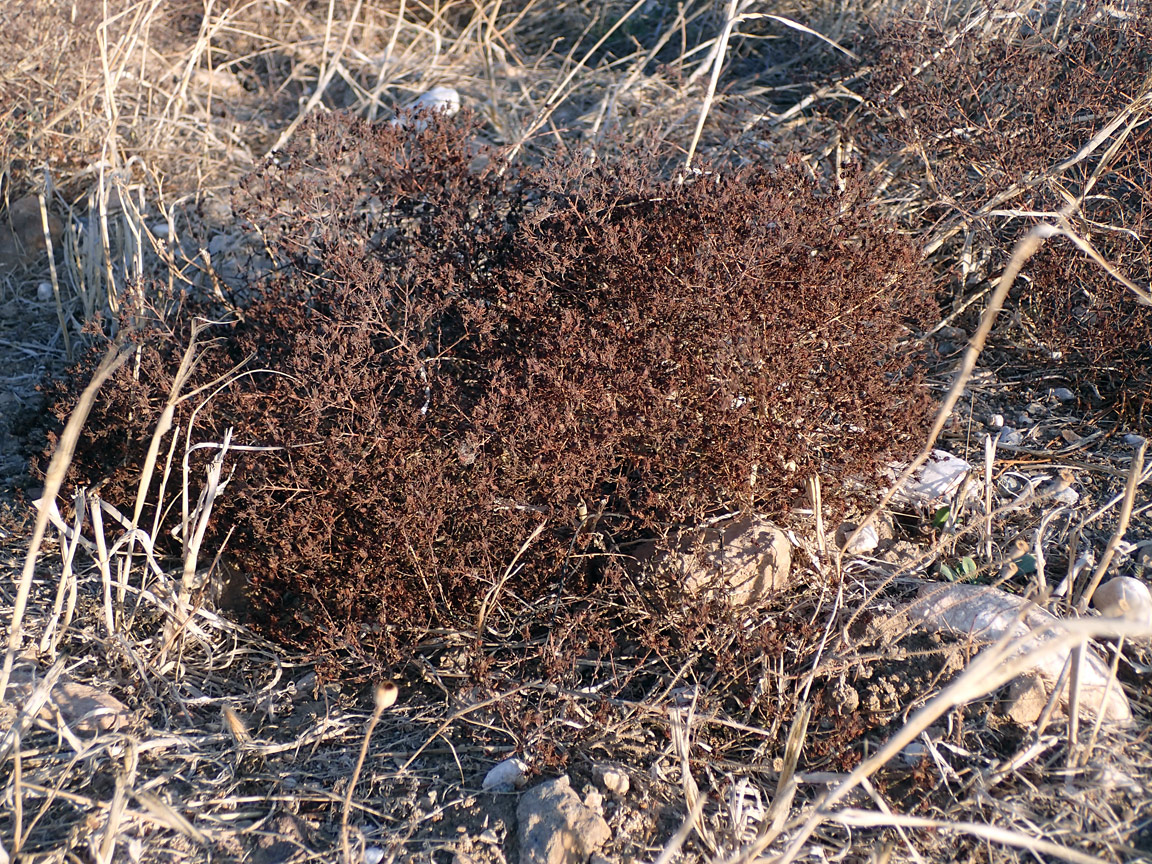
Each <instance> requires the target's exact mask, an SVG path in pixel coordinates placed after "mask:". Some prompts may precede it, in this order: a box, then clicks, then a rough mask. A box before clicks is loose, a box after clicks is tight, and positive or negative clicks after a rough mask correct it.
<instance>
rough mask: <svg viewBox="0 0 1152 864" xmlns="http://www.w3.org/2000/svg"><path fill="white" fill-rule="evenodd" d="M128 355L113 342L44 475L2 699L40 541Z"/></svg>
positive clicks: (2, 675) (1, 677)
mask: <svg viewBox="0 0 1152 864" xmlns="http://www.w3.org/2000/svg"><path fill="white" fill-rule="evenodd" d="M128 354H129V349H127V348H126V347H125V346H124V345H123V343H121V342H119V341H117V342H113V343H112V345H110V346H109V348H108V351H107V352H106V353H105V355H104V358H103V359H102V360H101V361H100V365H99V366H97V367H96V371H95V372H94V373H93V375H92V380H91V381H90V382H89V383H88V386H87V387H85V388H84V392H83V393H82V394H81V396H80V401H79V403H78V404H77V405H76V409H75V410H74V411H73V412H72V416H70V417H69V418H68V423H67V425H66V426H65V427H64V431H63V433H61V435H60V443H59V444H58V445H57V447H56V452H55V453H53V454H52V461H51V462H50V463H49V465H48V470H47V472H46V475H45V478H44V492H43V495H42V496H41V499H40V500H41V502H42V503H41V505H40V507H39V508H38V511H37V514H36V527H35V529H34V530H33V533H32V538H31V540H29V542H28V554H27V555H26V556H25V558H24V569H23V571H22V572H21V574H20V587H19V588H18V589H17V594H16V604H15V607H14V609H13V612H12V621H11V622H10V624H9V630H8V648H7V651H6V652H5V654H4V669H3V670H2V671H0V698H3V694H4V693H5V691H6V690H7V688H8V679H9V676H10V675H11V674H12V661H13V660H14V659H15V657H16V652H17V651H19V650H20V645H21V640H22V636H23V631H22V624H23V618H24V610H25V608H26V606H27V603H28V593H29V592H30V591H31V590H32V576H33V573H34V572H35V569H36V556H37V555H38V554H39V552H40V543H41V542H42V541H43V540H44V534H45V532H46V530H47V528H48V515H49V512H50V507H51V505H52V503H53V502H54V501H55V500H56V496H57V495H58V494H59V492H60V487H61V486H62V485H63V484H64V475H65V473H66V472H67V471H68V465H69V464H70V463H71V461H72V454H73V453H74V452H75V450H76V442H77V441H78V440H79V438H80V431H81V430H82V429H83V428H84V421H85V420H87V419H88V412H89V411H91V409H92V404H93V403H94V402H95V401H96V394H97V393H98V392H100V388H101V387H102V386H103V385H104V382H105V381H107V380H108V378H109V377H111V376H112V374H113V373H115V372H116V370H117V369H119V368H120V367H121V366H122V365H123V363H124V361H125V360H127V359H128Z"/></svg>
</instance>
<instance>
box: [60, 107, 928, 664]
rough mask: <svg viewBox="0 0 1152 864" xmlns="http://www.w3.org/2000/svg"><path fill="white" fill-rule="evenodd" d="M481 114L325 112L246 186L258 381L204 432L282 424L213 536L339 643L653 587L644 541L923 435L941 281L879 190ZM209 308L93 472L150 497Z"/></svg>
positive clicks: (199, 433)
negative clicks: (272, 261)
mask: <svg viewBox="0 0 1152 864" xmlns="http://www.w3.org/2000/svg"><path fill="white" fill-rule="evenodd" d="M472 134H473V131H472V129H471V128H470V127H469V126H468V125H467V124H466V123H465V124H455V123H452V122H448V121H444V122H433V123H431V124H430V125H429V126H428V128H427V129H423V130H421V131H412V130H406V129H403V128H399V127H395V126H389V125H381V126H370V125H368V124H366V123H363V122H361V121H357V120H352V119H349V118H346V117H338V116H335V117H334V116H327V117H321V118H317V119H315V120H313V121H311V122H310V123H309V124H308V125H307V126H306V127H305V128H302V129H301V130H300V134H299V135H298V136H297V138H296V141H297V142H298V143H297V144H295V145H294V146H292V147H291V148H290V149H289V150H288V151H287V152H285V153H284V154H282V155H280V156H279V157H278V158H277V159H276V160H275V161H274V162H270V163H268V164H266V165H265V166H264V167H263V168H261V169H260V170H259V171H257V172H256V173H255V174H254V175H253V176H252V177H251V178H249V180H248V181H247V183H246V184H245V186H244V188H243V189H242V190H241V191H240V193H239V194H238V196H237V197H238V202H237V203H238V205H239V208H238V209H239V211H240V212H241V213H242V214H243V217H244V218H245V219H246V220H248V223H249V224H250V225H251V226H253V227H254V228H255V229H258V230H259V231H260V232H262V234H263V236H264V237H265V239H266V240H267V243H268V245H269V247H270V248H271V249H272V250H274V251H275V252H276V253H277V259H278V262H279V265H280V267H279V269H278V271H277V272H276V273H275V274H274V275H273V276H271V277H268V278H266V279H264V280H263V281H262V282H259V283H257V282H256V281H254V282H253V284H252V285H249V286H247V287H246V288H245V291H247V292H248V295H247V296H248V299H247V300H246V301H245V304H244V313H243V319H242V320H240V321H237V322H236V323H234V324H232V325H230V326H229V327H228V328H227V330H226V331H225V332H222V334H221V335H220V338H219V344H218V345H216V346H214V348H213V349H212V350H211V351H209V352H207V353H206V355H205V358H204V361H203V363H202V364H201V366H200V367H199V368H198V370H197V372H196V374H195V375H194V380H193V381H192V382H191V383H190V385H189V386H190V387H191V386H199V385H201V384H203V383H205V382H206V381H208V380H210V379H211V378H212V377H213V376H216V375H219V374H221V373H222V372H223V371H225V370H227V369H229V368H231V367H232V366H233V365H235V364H241V363H244V364H246V365H245V369H246V371H247V373H248V374H246V375H244V376H242V377H239V378H237V379H236V380H235V381H234V382H233V383H232V384H231V385H230V386H228V387H227V388H224V389H222V390H221V391H220V392H218V393H216V394H215V395H214V396H212V398H211V399H210V400H208V401H207V404H206V405H205V406H204V407H203V409H202V410H201V411H200V413H199V415H198V416H197V417H196V419H195V424H196V425H195V430H194V434H193V439H194V440H205V439H207V438H210V437H213V436H220V435H221V434H223V432H224V430H225V428H226V427H233V428H234V429H235V440H236V441H237V442H238V443H244V444H253V445H265V446H276V447H280V448H283V449H279V450H275V451H272V452H262V453H256V454H241V455H238V456H236V461H237V472H236V475H235V478H234V480H233V483H232V486H231V487H230V488H229V489H228V490H227V491H226V492H225V494H224V495H223V498H222V503H221V504H220V505H218V510H217V512H216V515H215V516H214V523H213V524H214V526H215V527H214V528H213V530H214V532H215V535H216V541H217V542H219V541H220V540H221V539H222V538H223V537H224V535H225V534H226V533H227V532H229V531H231V532H233V533H232V535H231V537H230V539H229V540H228V546H227V554H228V556H229V558H230V559H231V561H232V562H233V563H234V564H235V565H237V567H238V568H239V569H241V570H242V571H243V572H245V573H247V574H248V575H249V576H250V580H251V593H252V598H253V607H252V608H253V609H254V610H255V612H256V614H257V615H258V617H259V618H261V619H262V620H264V621H265V623H266V624H267V625H268V626H270V627H271V628H272V629H273V630H274V631H275V632H277V633H278V634H279V635H281V636H282V637H286V638H290V639H294V640H298V641H300V642H302V643H303V644H305V645H307V646H308V647H310V648H312V649H315V650H317V651H320V652H327V651H332V650H336V649H350V650H351V651H352V653H353V655H354V656H355V657H357V658H358V659H359V660H361V661H366V662H369V663H381V662H392V661H395V660H396V659H397V658H398V657H400V656H402V655H403V654H404V653H405V651H406V650H407V646H409V645H410V644H411V643H412V641H413V640H416V639H419V638H420V637H421V635H422V634H425V633H427V632H428V630H429V629H430V628H436V627H443V626H455V627H460V626H462V627H465V628H472V627H475V625H476V620H477V615H478V614H479V610H480V609H481V608H482V607H483V606H484V605H485V602H486V601H485V597H486V595H488V596H489V597H490V599H492V600H494V601H495V603H494V605H489V606H488V612H489V613H490V614H489V618H488V621H489V622H491V621H493V620H495V619H496V618H497V617H499V618H500V620H502V621H503V622H504V623H505V624H507V622H508V620H509V619H510V618H518V620H524V619H523V618H522V617H519V616H521V613H523V612H525V611H527V610H531V609H535V608H537V607H538V606H542V605H546V604H539V603H538V601H540V600H541V599H542V598H543V597H546V596H547V592H548V591H551V590H553V589H554V588H555V586H556V585H557V584H558V583H560V582H563V583H564V584H565V587H566V588H568V589H573V588H576V587H581V586H582V587H584V588H585V589H587V590H597V586H601V587H600V589H599V590H602V591H620V590H624V589H623V588H622V587H621V586H622V585H624V584H625V580H626V579H627V578H628V577H627V576H626V575H625V574H624V573H623V571H622V570H621V569H620V568H619V567H618V565H617V563H616V562H617V561H618V560H619V557H620V556H624V555H626V553H627V550H628V548H629V543H630V542H632V541H635V540H636V539H638V538H640V537H644V536H653V535H656V536H659V535H660V534H661V533H662V532H663V531H666V530H667V529H668V528H669V527H670V526H674V525H679V524H685V523H694V522H696V521H697V520H700V519H702V518H704V517H706V516H709V515H712V514H715V513H717V512H721V511H724V510H726V509H740V508H746V509H747V508H755V509H758V510H761V511H768V512H775V513H779V512H781V511H783V510H785V509H786V508H787V506H788V505H790V504H791V502H792V501H793V500H794V498H795V495H796V490H797V484H798V483H799V482H801V481H802V479H803V478H804V477H806V476H808V475H810V474H812V473H814V472H820V473H821V475H822V476H823V477H824V478H825V481H826V485H827V484H828V481H829V480H831V479H833V478H835V477H846V476H852V475H860V474H862V473H863V472H866V471H867V470H868V469H869V468H871V467H872V466H873V465H874V464H875V463H876V461H877V460H878V459H879V458H880V457H882V456H885V455H890V454H893V453H894V452H895V451H899V450H900V449H901V447H902V445H904V444H905V443H906V442H908V441H909V440H914V439H915V438H916V437H917V435H918V433H919V432H920V431H921V430H922V428H923V424H924V420H925V417H926V412H927V408H928V399H927V396H926V395H925V394H924V391H923V389H922V388H921V386H920V385H919V382H918V376H917V374H916V373H915V372H914V371H913V370H912V367H911V366H910V362H911V361H910V355H909V353H908V351H907V350H898V344H899V343H901V342H902V341H906V340H907V334H908V327H907V325H908V324H912V325H913V326H914V325H915V324H916V323H917V322H918V321H921V320H923V318H924V317H925V316H926V314H927V313H929V312H930V311H931V309H932V304H931V302H930V300H929V299H928V290H927V288H926V280H925V277H924V274H923V272H922V270H921V269H920V267H919V265H918V263H917V257H916V253H915V251H914V249H913V248H912V247H911V245H910V244H908V243H907V242H906V241H905V240H903V239H902V238H901V237H899V236H898V235H897V234H895V233H894V232H893V231H892V230H891V229H890V227H889V226H888V225H887V224H886V223H885V222H884V221H883V220H881V219H880V218H878V217H877V216H875V215H874V214H873V213H871V212H870V211H868V210H867V209H865V208H863V207H862V206H859V205H854V204H851V203H850V201H852V200H859V198H858V196H856V197H852V196H845V197H839V196H835V195H828V194H822V193H821V192H820V191H819V190H817V189H815V188H812V187H811V186H810V185H809V184H808V183H807V182H806V181H805V179H804V178H803V175H802V174H801V173H800V172H799V171H798V170H784V171H779V172H775V173H773V172H769V171H766V170H762V169H742V170H741V171H739V172H732V173H729V172H727V171H725V172H717V173H702V174H694V175H692V176H690V177H689V178H688V179H687V180H685V181H684V182H682V183H680V182H676V181H675V180H661V179H659V178H658V176H657V175H656V173H655V171H654V169H653V167H652V166H651V165H649V164H648V163H646V162H645V161H644V160H642V159H639V158H636V157H632V158H629V159H625V160H623V161H621V162H620V163H618V164H612V165H596V166H593V167H591V168H589V167H585V166H565V165H561V164H555V165H551V166H548V167H546V168H544V169H533V168H523V169H516V168H510V169H508V170H507V171H506V172H504V173H501V172H500V171H499V170H497V168H499V167H501V166H502V164H503V163H502V161H501V160H500V159H499V158H498V157H496V156H493V155H491V154H485V153H481V152H479V151H478V150H477V148H476V147H475V145H474V139H473V137H472ZM206 309H207V306H206V305H200V306H198V305H197V304H195V303H190V304H189V305H187V306H185V307H184V308H183V309H182V310H181V312H180V314H179V315H175V316H169V318H170V320H171V324H172V329H171V330H169V329H166V327H167V325H163V326H162V325H160V324H159V323H158V324H156V325H155V326H153V327H151V328H149V329H148V331H147V332H143V333H141V340H142V344H143V352H142V355H141V357H142V359H141V363H140V367H139V372H138V374H137V375H136V376H135V377H134V376H133V374H132V370H131V369H127V370H126V371H125V372H124V374H123V375H121V376H120V381H119V382H118V385H117V386H115V387H109V388H107V395H106V396H105V397H103V402H102V404H101V405H100V406H99V407H98V409H97V411H96V412H94V414H93V418H92V420H91V421H90V424H89V427H90V428H91V429H93V430H95V431H94V434H93V435H91V436H89V438H88V439H87V441H86V442H85V444H84V445H83V447H82V448H81V450H80V451H79V452H78V454H77V459H76V464H75V466H74V468H73V473H72V479H73V480H74V481H75V482H92V481H94V480H96V479H98V478H100V477H102V476H105V475H110V477H111V479H110V481H109V486H108V489H107V492H106V494H107V495H108V496H111V497H112V498H113V500H115V499H117V498H124V499H127V498H130V497H131V496H132V495H133V494H134V484H135V482H136V479H137V477H138V476H139V473H138V472H139V464H140V460H141V456H142V453H143V451H144V448H145V447H146V445H147V438H148V435H149V434H150V430H151V426H152V424H153V423H154V421H155V418H156V416H157V414H158V411H159V406H160V405H161V404H162V402H163V399H164V396H165V394H166V392H167V390H168V387H169V384H170V382H171V380H172V375H173V372H174V370H175V367H176V364H177V362H178V360H179V356H180V352H181V350H182V346H183V344H184V341H185V340H186V337H187V330H188V323H187V322H188V321H189V319H190V316H191V314H192V313H193V312H196V311H200V312H205V311H206ZM80 380H81V379H80V378H79V377H78V378H77V382H78V383H77V385H74V386H79V381H80ZM200 401H201V400H199V399H198V400H190V401H189V402H188V403H186V404H185V405H184V406H183V407H182V410H181V412H180V413H179V414H178V420H181V421H182V422H184V423H187V422H188V421H189V418H190V412H191V410H192V409H193V408H194V407H195V405H196V404H198V403H199V402H200ZM67 408H68V400H67V399H64V400H62V401H61V403H60V410H61V413H63V411H66V410H67ZM753 475H755V477H756V481H755V485H754V486H753V485H752V483H751V482H750V479H751V478H752V476H753ZM153 494H155V491H154V492H153ZM541 525H543V528H541V530H540V533H539V534H538V535H537V536H535V537H534V538H533V533H534V531H535V530H536V529H537V528H538V527H539V526H541ZM529 538H533V539H532V542H531V543H530V544H529V545H528V547H527V548H526V549H522V546H524V544H525V542H526V541H528V540H529ZM518 550H520V551H521V554H519V557H517V554H518ZM502 576H508V579H507V582H506V583H503V584H502V586H501V587H500V588H499V593H498V594H497V593H495V589H494V586H495V585H496V584H497V583H498V582H500V581H501V577H502ZM630 590H634V588H633V589H630ZM645 590H647V589H645ZM652 590H653V592H655V588H654V587H653V589H652ZM653 596H655V594H654V595H653ZM639 599H641V598H638V597H636V596H633V597H632V602H633V603H635V602H636V601H637V600H639ZM653 602H655V601H653ZM494 610H495V611H494ZM549 614H552V612H551V611H549V610H545V611H543V612H540V613H539V615H540V616H543V617H541V618H538V619H537V620H538V621H543V622H544V623H548V622H549V621H551V622H552V623H553V624H555V625H556V627H555V630H554V636H555V638H557V639H559V640H560V641H561V642H563V643H565V644H566V645H569V646H572V645H584V646H585V647H588V645H589V643H588V634H596V633H599V634H600V635H599V636H597V637H596V640H594V641H597V642H598V644H602V645H603V646H604V647H606V648H610V646H611V642H612V640H613V638H614V637H613V636H612V635H611V634H610V633H609V632H608V630H607V629H605V628H604V626H603V624H602V623H600V624H598V623H597V622H596V621H594V620H591V619H587V620H584V619H581V618H580V617H579V616H580V614H581V613H580V611H579V610H576V609H567V610H564V611H563V614H562V617H561V619H556V618H554V617H553V618H549V617H547V616H548V615H549ZM529 617H530V618H531V616H529ZM558 621H560V622H561V623H563V627H561V624H560V623H557V622H558ZM581 622H582V623H581ZM577 625H579V626H577ZM577 631H579V632H577ZM561 633H562V634H563V635H556V634H561Z"/></svg>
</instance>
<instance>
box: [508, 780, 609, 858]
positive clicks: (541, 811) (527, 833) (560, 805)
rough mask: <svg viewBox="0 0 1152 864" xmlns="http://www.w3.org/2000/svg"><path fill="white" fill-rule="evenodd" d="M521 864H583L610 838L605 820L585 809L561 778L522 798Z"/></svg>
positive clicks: (519, 818)
mask: <svg viewBox="0 0 1152 864" xmlns="http://www.w3.org/2000/svg"><path fill="white" fill-rule="evenodd" d="M516 818H517V821H518V822H519V835H520V864H584V862H586V861H587V860H588V857H589V856H590V855H591V854H592V853H593V852H595V851H596V850H597V849H599V848H600V847H601V846H603V845H604V844H605V843H606V842H607V841H608V838H609V837H610V836H611V831H610V829H609V828H608V823H607V822H605V821H604V817H602V816H601V815H600V814H598V813H596V812H595V811H594V810H592V809H590V808H589V807H586V806H585V805H584V803H583V802H582V801H581V800H580V796H579V795H577V794H576V793H575V792H574V791H573V790H572V786H571V783H570V781H569V780H568V777H567V776H566V775H565V776H562V777H558V778H556V779H555V780H549V781H547V782H544V783H541V784H539V785H538V786H534V787H532V788H531V789H529V790H528V791H527V792H525V793H524V794H523V795H522V796H521V798H520V804H519V806H518V807H517V808H516Z"/></svg>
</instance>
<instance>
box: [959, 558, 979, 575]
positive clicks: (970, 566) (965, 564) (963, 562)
mask: <svg viewBox="0 0 1152 864" xmlns="http://www.w3.org/2000/svg"><path fill="white" fill-rule="evenodd" d="M960 569H961V570H963V571H964V575H965V576H966V577H970V576H975V575H976V562H975V561H973V560H972V558H971V556H969V555H965V556H964V557H963V558H961V559H960Z"/></svg>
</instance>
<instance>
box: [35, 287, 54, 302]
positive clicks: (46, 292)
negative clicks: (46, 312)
mask: <svg viewBox="0 0 1152 864" xmlns="http://www.w3.org/2000/svg"><path fill="white" fill-rule="evenodd" d="M52 293H53V292H52V283H51V282H41V283H40V284H38V285H37V286H36V299H37V300H39V301H40V302H41V303H44V302H46V301H48V300H51V299H52Z"/></svg>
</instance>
